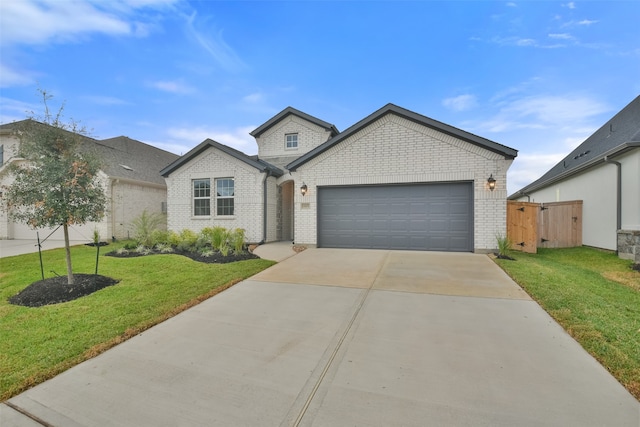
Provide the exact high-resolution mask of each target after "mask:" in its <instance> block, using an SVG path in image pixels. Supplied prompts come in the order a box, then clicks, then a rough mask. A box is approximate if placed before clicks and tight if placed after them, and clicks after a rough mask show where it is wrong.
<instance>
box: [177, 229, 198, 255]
mask: <svg viewBox="0 0 640 427" xmlns="http://www.w3.org/2000/svg"><path fill="white" fill-rule="evenodd" d="M197 241H198V235H197V234H196V233H195V232H193V231H191V230H189V229H184V230H182V231H181V232H180V242H179V243H178V245H177V247H178V249H180V250H181V251H186V252H196V250H195V249H196V242H197Z"/></svg>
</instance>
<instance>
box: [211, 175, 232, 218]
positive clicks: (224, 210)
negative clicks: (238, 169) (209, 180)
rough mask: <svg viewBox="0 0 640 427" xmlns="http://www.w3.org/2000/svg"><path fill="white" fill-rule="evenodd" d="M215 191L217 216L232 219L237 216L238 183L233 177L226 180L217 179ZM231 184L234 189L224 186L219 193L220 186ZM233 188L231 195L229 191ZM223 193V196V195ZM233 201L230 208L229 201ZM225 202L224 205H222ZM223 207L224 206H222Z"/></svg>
mask: <svg viewBox="0 0 640 427" xmlns="http://www.w3.org/2000/svg"><path fill="white" fill-rule="evenodd" d="M214 181H215V182H214V185H215V191H216V210H215V216H218V217H232V216H234V215H235V212H236V211H235V193H236V182H235V179H234V178H233V177H225V178H216V179H215V180H214ZM228 182H231V184H232V185H233V187H230V186H228V185H227V186H223V187H221V188H220V190H221V191H218V190H219V188H218V184H219V183H220V184H223V183H228ZM229 188H232V191H231V194H229V192H228V189H229ZM221 193H222V194H221ZM229 200H230V201H231V206H228V204H227V201H229ZM223 201H224V202H223ZM221 202H223V203H221ZM220 205H223V206H220Z"/></svg>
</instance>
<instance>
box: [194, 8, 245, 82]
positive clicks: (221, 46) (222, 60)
mask: <svg viewBox="0 0 640 427" xmlns="http://www.w3.org/2000/svg"><path fill="white" fill-rule="evenodd" d="M196 18H197V14H196V12H193V13H192V14H191V15H189V16H187V17H186V23H187V33H188V34H189V35H191V37H193V39H194V40H195V41H196V42H197V43H198V44H199V45H200V47H201V48H202V49H204V50H205V51H206V52H208V53H209V55H211V57H212V58H213V59H214V60H215V61H216V63H217V64H218V65H219V66H221V67H222V68H224V69H225V70H227V71H238V70H241V69H244V68H246V65H245V64H244V62H242V60H241V59H240V58H239V57H238V55H237V54H236V53H235V51H234V50H233V49H232V48H231V47H230V46H229V45H228V44H227V43H226V42H225V40H224V38H223V35H222V30H217V31H216V29H215V25H213V24H210V23H208V22H206V19H205V20H204V21H203V22H202V23H201V21H200V20H197V19H196ZM200 27H204V28H206V31H205V30H201V29H200Z"/></svg>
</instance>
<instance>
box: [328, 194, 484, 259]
mask: <svg viewBox="0 0 640 427" xmlns="http://www.w3.org/2000/svg"><path fill="white" fill-rule="evenodd" d="M318 246H319V247H327V248H372V249H408V250H427V251H451V252H470V251H473V192H472V185H471V183H470V182H455V183H434V184H410V185H384V186H377V185H376V186H357V187H320V188H319V189H318Z"/></svg>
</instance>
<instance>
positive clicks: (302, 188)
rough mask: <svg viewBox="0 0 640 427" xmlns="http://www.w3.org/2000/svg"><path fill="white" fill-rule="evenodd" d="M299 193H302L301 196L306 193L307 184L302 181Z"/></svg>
mask: <svg viewBox="0 0 640 427" xmlns="http://www.w3.org/2000/svg"><path fill="white" fill-rule="evenodd" d="M300 194H302V195H303V196H304V195H305V194H307V184H305V183H304V182H303V183H302V186H301V187H300Z"/></svg>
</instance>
